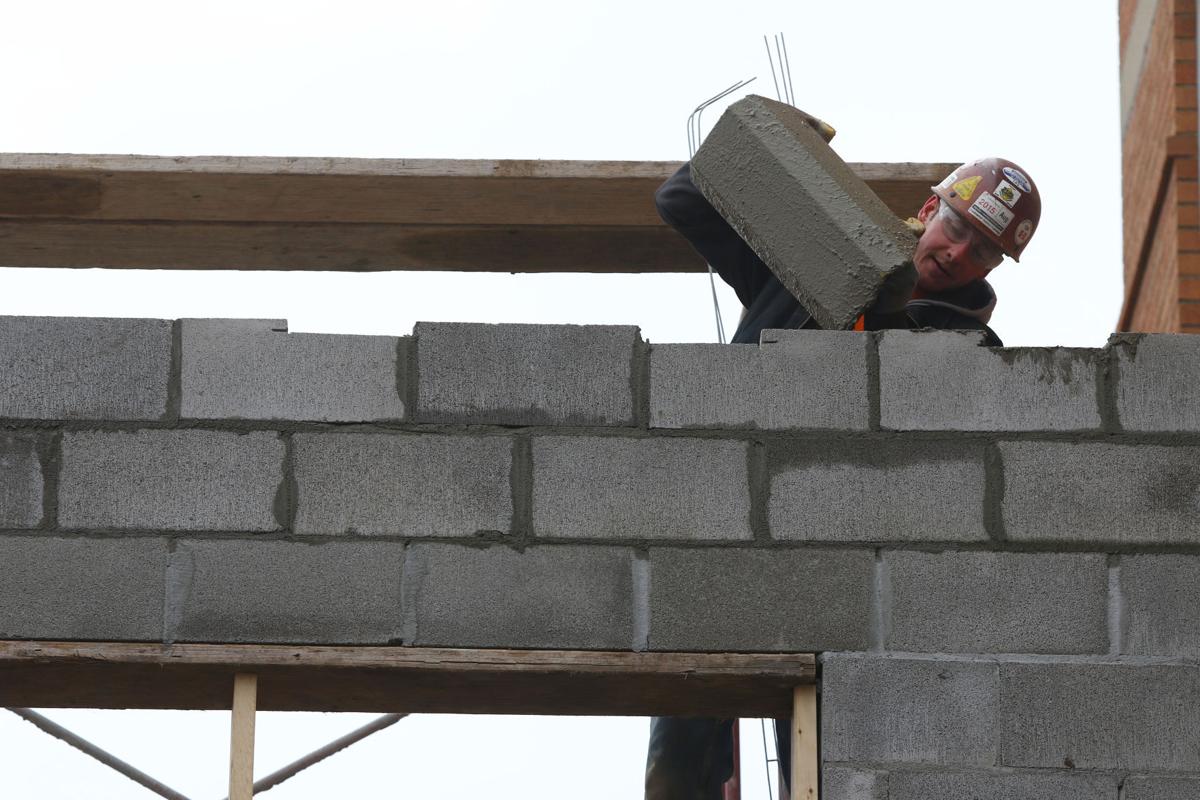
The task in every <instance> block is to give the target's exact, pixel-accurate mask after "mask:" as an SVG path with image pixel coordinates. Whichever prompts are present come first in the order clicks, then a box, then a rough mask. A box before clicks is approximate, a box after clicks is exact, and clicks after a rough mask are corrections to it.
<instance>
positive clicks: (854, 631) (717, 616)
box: [650, 548, 875, 652]
mask: <svg viewBox="0 0 1200 800" xmlns="http://www.w3.org/2000/svg"><path fill="white" fill-rule="evenodd" d="M874 589H875V558H874V555H873V554H872V553H871V552H869V551H867V550H857V551H852V550H829V551H826V550H815V549H805V550H778V549H774V550H729V549H710V548H707V549H688V550H682V549H673V548H651V550H650V648H651V649H652V650H711V651H717V652H719V651H723V650H745V651H755V650H757V651H763V652H769V651H797V652H816V651H821V650H865V649H867V648H868V647H870V645H871V620H872V619H873V614H872V597H873V596H874Z"/></svg>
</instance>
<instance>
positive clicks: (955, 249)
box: [946, 241, 971, 267]
mask: <svg viewBox="0 0 1200 800" xmlns="http://www.w3.org/2000/svg"><path fill="white" fill-rule="evenodd" d="M970 249H971V242H970V241H966V242H947V243H946V260H947V261H948V262H949V263H951V264H954V265H955V266H959V267H961V266H964V265H965V264H966V263H967V260H968V256H969V252H970Z"/></svg>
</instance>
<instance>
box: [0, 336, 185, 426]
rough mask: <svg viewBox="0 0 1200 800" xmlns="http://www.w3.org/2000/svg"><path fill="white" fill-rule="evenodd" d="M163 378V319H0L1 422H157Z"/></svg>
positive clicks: (166, 349)
mask: <svg viewBox="0 0 1200 800" xmlns="http://www.w3.org/2000/svg"><path fill="white" fill-rule="evenodd" d="M170 374H171V323H170V322H168V321H166V320H160V319H103V318H78V317H0V417H11V418H17V419H47V420H50V419H102V420H157V419H161V418H162V417H164V416H165V415H166V413H167V384H168V381H169V379H170Z"/></svg>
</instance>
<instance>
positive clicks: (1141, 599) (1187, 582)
mask: <svg viewBox="0 0 1200 800" xmlns="http://www.w3.org/2000/svg"><path fill="white" fill-rule="evenodd" d="M1120 575H1121V602H1122V611H1121V615H1122V621H1123V624H1122V643H1121V652H1122V653H1127V654H1129V655H1138V656H1184V657H1197V656H1200V593H1198V592H1197V587H1200V558H1198V557H1196V556H1183V555H1170V556H1168V555H1146V556H1122V557H1121V566H1120Z"/></svg>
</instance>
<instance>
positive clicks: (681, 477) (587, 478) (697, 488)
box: [533, 436, 753, 539]
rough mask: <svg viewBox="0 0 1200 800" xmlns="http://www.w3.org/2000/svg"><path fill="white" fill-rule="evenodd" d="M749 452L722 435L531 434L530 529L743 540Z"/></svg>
mask: <svg viewBox="0 0 1200 800" xmlns="http://www.w3.org/2000/svg"><path fill="white" fill-rule="evenodd" d="M747 449H748V447H747V444H746V443H745V442H740V441H730V440H721V439H685V438H680V437H663V438H654V439H628V438H596V437H585V436H544V437H538V438H535V439H534V440H533V529H534V533H535V535H537V536H543V537H571V538H595V539H749V538H751V537H752V535H753V534H752V533H751V530H750V487H749V478H748V468H747V464H746V462H747Z"/></svg>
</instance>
